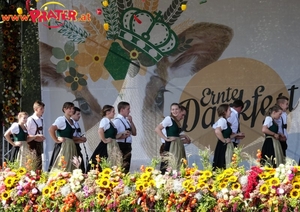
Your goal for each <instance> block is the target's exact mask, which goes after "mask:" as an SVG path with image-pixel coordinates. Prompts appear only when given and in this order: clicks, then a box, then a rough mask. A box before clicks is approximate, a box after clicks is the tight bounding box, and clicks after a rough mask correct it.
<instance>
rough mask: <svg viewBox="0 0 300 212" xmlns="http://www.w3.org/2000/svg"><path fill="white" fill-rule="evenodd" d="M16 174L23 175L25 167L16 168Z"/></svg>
mask: <svg viewBox="0 0 300 212" xmlns="http://www.w3.org/2000/svg"><path fill="white" fill-rule="evenodd" d="M17 174H20V175H21V176H23V175H24V174H26V169H25V168H24V167H20V168H19V169H18V170H17Z"/></svg>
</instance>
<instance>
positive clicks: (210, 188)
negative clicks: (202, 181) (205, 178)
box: [208, 184, 216, 192]
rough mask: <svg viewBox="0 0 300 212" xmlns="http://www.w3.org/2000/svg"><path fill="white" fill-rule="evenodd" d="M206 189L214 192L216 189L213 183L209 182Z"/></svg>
mask: <svg viewBox="0 0 300 212" xmlns="http://www.w3.org/2000/svg"><path fill="white" fill-rule="evenodd" d="M208 190H209V191H210V192H214V191H215V190H216V187H215V186H214V185H211V184H209V185H208Z"/></svg>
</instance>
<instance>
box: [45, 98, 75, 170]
mask: <svg viewBox="0 0 300 212" xmlns="http://www.w3.org/2000/svg"><path fill="white" fill-rule="evenodd" d="M62 111H63V113H64V116H60V117H58V118H57V119H56V120H55V122H54V123H53V124H52V126H51V127H50V128H49V134H50V136H51V138H52V139H53V141H54V142H55V146H54V149H53V153H52V157H51V160H50V164H49V171H55V170H56V169H62V168H63V169H64V171H68V172H72V171H73V170H74V169H75V168H76V167H75V166H74V165H73V164H72V162H71V161H72V159H73V156H77V149H76V145H75V143H74V141H73V133H74V130H75V127H74V123H73V120H72V119H71V116H72V115H73V113H74V104H73V103H72V102H65V103H64V104H63V107H62ZM63 162H66V164H64V163H63Z"/></svg>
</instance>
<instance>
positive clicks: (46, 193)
mask: <svg viewBox="0 0 300 212" xmlns="http://www.w3.org/2000/svg"><path fill="white" fill-rule="evenodd" d="M51 191H52V188H51V187H49V186H45V187H44V188H43V191H42V194H43V196H46V197H49V196H50V194H51Z"/></svg>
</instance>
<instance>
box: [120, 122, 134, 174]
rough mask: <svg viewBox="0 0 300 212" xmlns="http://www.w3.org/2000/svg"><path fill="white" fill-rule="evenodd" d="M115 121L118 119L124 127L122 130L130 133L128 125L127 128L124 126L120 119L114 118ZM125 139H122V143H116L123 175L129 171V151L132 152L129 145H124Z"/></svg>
mask: <svg viewBox="0 0 300 212" xmlns="http://www.w3.org/2000/svg"><path fill="white" fill-rule="evenodd" d="M116 119H119V120H120V121H121V122H122V124H123V125H124V128H125V130H129V131H131V126H130V124H129V123H128V125H129V128H128V127H127V126H126V124H125V123H124V122H123V121H122V120H121V119H120V118H116ZM126 139H127V138H125V139H124V142H118V144H119V147H120V150H121V152H122V154H123V166H122V167H123V168H124V172H125V173H128V172H129V169H130V163H131V150H132V147H131V143H126Z"/></svg>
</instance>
